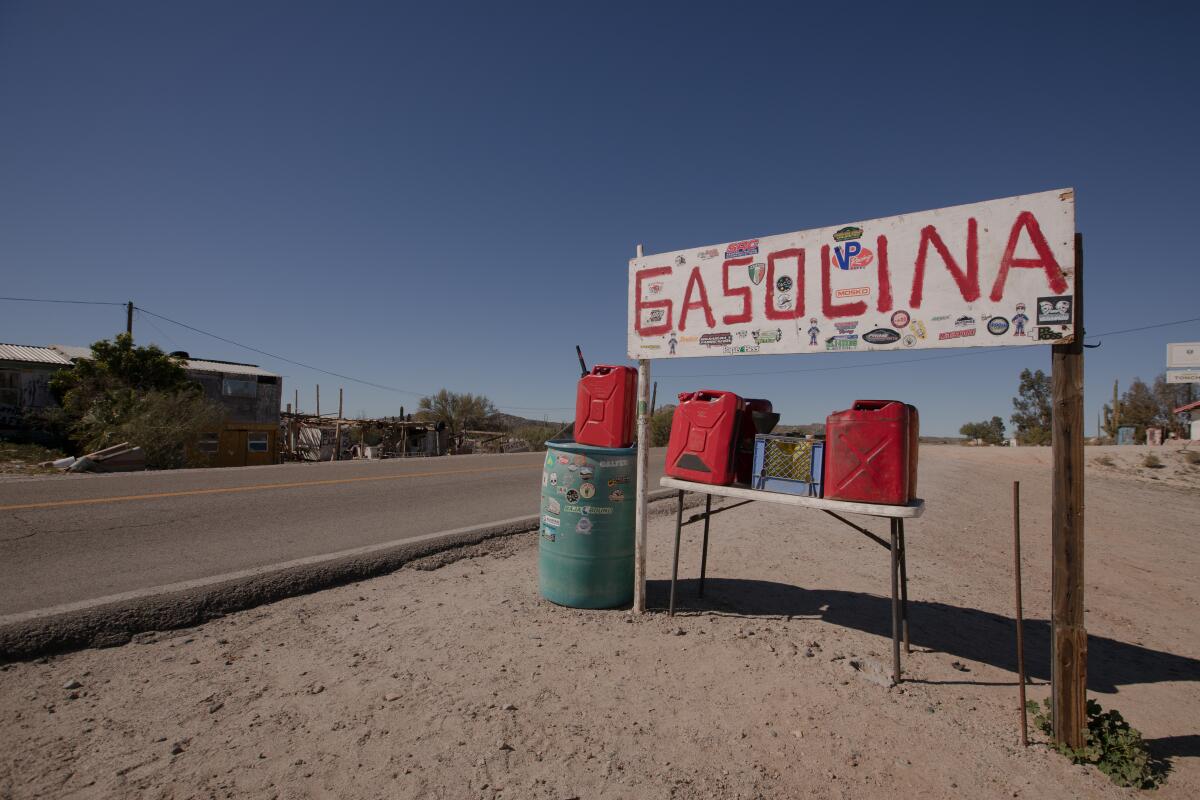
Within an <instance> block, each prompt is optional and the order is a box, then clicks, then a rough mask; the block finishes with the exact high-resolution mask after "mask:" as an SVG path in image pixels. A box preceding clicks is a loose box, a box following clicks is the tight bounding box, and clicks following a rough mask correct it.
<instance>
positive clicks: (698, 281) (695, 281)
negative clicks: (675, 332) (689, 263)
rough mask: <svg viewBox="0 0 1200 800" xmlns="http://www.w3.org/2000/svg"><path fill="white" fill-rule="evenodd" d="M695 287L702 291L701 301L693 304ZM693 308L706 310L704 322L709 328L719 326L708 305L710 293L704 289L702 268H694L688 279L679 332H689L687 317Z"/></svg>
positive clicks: (680, 312)
mask: <svg viewBox="0 0 1200 800" xmlns="http://www.w3.org/2000/svg"><path fill="white" fill-rule="evenodd" d="M693 286H695V287H697V288H698V289H699V291H700V299H699V300H697V301H696V302H692V300H691V297H692V287H693ZM693 308H699V309H703V310H704V321H705V322H707V323H708V327H710V328H712V327H714V326H715V325H716V324H717V321H716V320H715V319H714V318H713V313H712V307H711V306H709V304H708V291H707V290H706V289H705V288H704V279H703V278H701V277H700V268H699V267H692V274H691V276H690V277H689V278H688V285H687V289H685V290H684V292H683V308H682V309H680V311H679V330H681V331H686V330H687V315H688V311H689V310H690V309H693Z"/></svg>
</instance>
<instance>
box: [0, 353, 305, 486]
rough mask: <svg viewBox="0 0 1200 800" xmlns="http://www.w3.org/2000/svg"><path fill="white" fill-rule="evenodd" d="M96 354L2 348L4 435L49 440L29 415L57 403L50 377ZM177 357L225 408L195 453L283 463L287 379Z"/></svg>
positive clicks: (225, 463)
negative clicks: (281, 446)
mask: <svg viewBox="0 0 1200 800" xmlns="http://www.w3.org/2000/svg"><path fill="white" fill-rule="evenodd" d="M91 354H92V351H91V348H88V347H73V346H70V345H51V346H49V347H30V346H25V345H5V344H0V436H6V435H7V436H13V435H16V436H22V437H24V438H32V439H38V438H44V435H42V436H39V432H38V431H36V430H34V429H31V427H30V426H29V424H28V422H27V416H28V413H29V412H30V411H33V410H36V409H42V408H46V407H48V406H54V405H57V403H56V401H55V399H54V397H53V395H51V393H50V389H49V381H50V376H52V375H53V374H54V373H55V372H57V371H58V370H60V369H63V368H64V367H69V366H71V364H72V362H73V361H75V360H76V359H81V358H90V357H91ZM172 355H175V356H178V357H179V358H181V359H182V360H183V366H184V369H186V370H187V374H188V377H189V378H191V379H192V380H193V381H195V382H196V383H198V384H199V385H200V386H201V388H202V389H203V390H204V396H205V397H207V398H208V399H209V400H212V401H213V402H215V403H217V404H219V405H220V406H221V407H222V408H224V409H225V415H226V416H225V422H224V425H223V426H222V428H221V429H220V430H216V431H209V432H207V433H205V434H203V435H202V436H201V439H200V441H199V442H197V443H196V452H197V453H199V454H202V455H203V456H205V457H206V459H207V461H208V463H209V465H210V466H214V467H240V466H249V465H253V464H274V463H276V462H278V461H279V404H280V399H281V398H282V396H283V379H282V377H281V376H279V375H276V374H275V373H273V372H267V371H266V370H264V369H260V368H259V367H257V366H256V365H254V364H241V363H238V362H234V361H208V360H205V359H197V358H191V357H190V356H189V355H188V354H187V353H182V352H177V353H172ZM134 444H136V442H134Z"/></svg>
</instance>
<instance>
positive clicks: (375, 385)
mask: <svg viewBox="0 0 1200 800" xmlns="http://www.w3.org/2000/svg"><path fill="white" fill-rule="evenodd" d="M135 308H137V310H138V311H141V312H142V313H143V314H149V315H150V316H152V317H156V318H158V319H161V320H163V321H164V322H169V323H171V324H172V325H178V326H179V327H181V328H186V329H187V330H189V331H193V332H195V333H199V334H202V335H204V336H210V337H212V338H213V339H216V340H218V341H221V342H225V343H226V344H231V345H233V346H234V347H240V348H242V349H244V350H249V351H250V352H252V353H258V354H259V355H263V356H266V357H267V358H273V359H275V360H276V361H283V362H285V363H287V364H291V365H293V366H297V367H301V368H303V369H308V370H312V371H313V372H320V373H321V374H322V375H330V376H332V377H334V378H341V379H342V380H345V381H351V382H352V383H361V384H362V385H363V386H370V387H373V388H375V389H383V390H384V391H387V392H396V393H398V394H411V395H415V396H417V397H425V396H427V395H429V394H430V392H415V391H413V390H411V389H398V388H396V387H395V386H385V385H384V384H382V383H375V382H374V381H367V380H363V379H362V378H355V377H352V376H350V375H343V374H342V373H340V372H333V371H331V370H327V369H321V368H320V367H315V366H313V365H312V364H305V363H304V362H302V361H296V360H294V359H291V358H287V357H286V356H281V355H277V354H275V353H268V352H267V351H266V350H260V349H259V348H257V347H251V346H250V345H248V344H242V343H241V342H235V341H234V340H233V339H227V338H225V337H224V336H219V335H217V334H215V333H212V332H210V331H206V330H202V329H200V328H197V327H196V326H194V325H188V324H187V323H186V322H180V321H179V320H177V319H171V318H170V317H166V316H163V315H162V314H156V313H154V312H153V311H150V310H148V309H145V308H142V307H141V306H135Z"/></svg>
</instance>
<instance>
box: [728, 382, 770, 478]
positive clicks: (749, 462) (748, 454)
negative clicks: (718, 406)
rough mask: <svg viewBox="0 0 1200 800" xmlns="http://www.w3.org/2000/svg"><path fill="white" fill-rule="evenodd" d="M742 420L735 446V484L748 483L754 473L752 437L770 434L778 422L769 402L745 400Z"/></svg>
mask: <svg viewBox="0 0 1200 800" xmlns="http://www.w3.org/2000/svg"><path fill="white" fill-rule="evenodd" d="M745 402H746V407H745V410H743V411H742V419H741V421H740V422H739V423H738V446H737V461H736V471H737V482H738V483H745V484H749V483H750V477H751V473H753V472H754V436H755V434H759V433H770V432H771V431H772V430H774V429H775V424H776V423H777V422H779V415H778V414H773V413H771V412H772V409H771V401H770V400H751V399H749V398H747V399H746V401H745Z"/></svg>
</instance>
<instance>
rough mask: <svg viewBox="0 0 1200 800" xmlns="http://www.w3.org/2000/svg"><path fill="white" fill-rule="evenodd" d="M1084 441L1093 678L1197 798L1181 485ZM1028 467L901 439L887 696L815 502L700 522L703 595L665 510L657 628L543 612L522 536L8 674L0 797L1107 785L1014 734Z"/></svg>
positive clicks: (1186, 513) (1035, 634)
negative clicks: (913, 492) (901, 609)
mask: <svg viewBox="0 0 1200 800" xmlns="http://www.w3.org/2000/svg"><path fill="white" fill-rule="evenodd" d="M1159 450H1162V448H1159ZM1097 455H1098V451H1097V452H1093V449H1092V448H1089V452H1088V458H1089V476H1088V478H1089V481H1088V506H1087V526H1088V527H1087V535H1088V544H1087V608H1088V614H1087V626H1088V630H1089V633H1090V635H1091V640H1090V643H1089V650H1090V663H1089V670H1090V671H1089V679H1090V684H1091V692H1090V696H1091V697H1093V698H1095V699H1097V700H1099V702H1100V703H1101V704H1102V705H1103V706H1104V707H1105V708H1109V707H1115V708H1117V709H1119V710H1120V711H1121V712H1122V713H1123V714H1124V715H1125V717H1126V718H1127V719H1128V720H1129V721H1130V722H1131V723H1132V724H1133V725H1134V726H1136V727H1138V728H1140V729H1141V731H1142V732H1143V733H1144V734H1145V736H1146V737H1147V739H1148V740H1149V741H1150V744H1151V746H1152V748H1153V750H1154V752H1155V753H1156V754H1158V755H1159V756H1161V757H1163V758H1165V759H1167V760H1168V763H1169V764H1170V767H1171V773H1170V776H1169V779H1168V782H1167V784H1166V786H1165V787H1164V788H1162V789H1160V790H1158V792H1157V793H1156V794H1157V795H1158V796H1160V797H1163V798H1192V797H1197V796H1200V731H1198V730H1197V721H1198V720H1200V608H1198V607H1197V606H1198V600H1197V595H1196V581H1197V577H1198V575H1200V542H1198V541H1197V536H1196V531H1197V525H1196V520H1197V518H1198V517H1200V493H1198V492H1196V491H1195V490H1194V489H1193V490H1187V489H1184V488H1180V487H1177V486H1172V485H1169V484H1168V482H1167V481H1165V480H1162V479H1161V477H1160V479H1159V480H1153V477H1155V476H1154V475H1148V474H1143V472H1148V471H1149V468H1147V470H1144V471H1139V470H1138V469H1132V468H1121V467H1108V466H1106V465H1102V464H1095V463H1094V458H1095V457H1096V456H1097ZM1125 457H1126V456H1125V455H1121V456H1120V458H1122V459H1123V458H1125ZM1128 457H1130V458H1133V457H1134V455H1133V454H1130V455H1129V456H1128ZM1048 460H1049V451H1048V450H1035V449H1011V450H1010V449H1007V448H987V449H982V448H981V449H972V448H964V447H953V446H942V447H935V446H927V447H924V448H923V449H922V466H921V494H922V495H923V496H924V497H925V498H926V500H927V503H928V510H927V512H926V515H925V516H924V517H923V518H922V519H920V520H916V521H914V522H912V523H911V524H910V526H909V528H908V539H909V556H910V564H909V566H910V579H909V580H910V598H911V619H912V641H913V650H914V652H913V653H912V654H911V655H909V656H906V657H905V661H904V667H905V673H906V678H907V681H906V682H905V683H903V684H902V685H900V686H898V687H889V686H888V685H887V684H888V681H887V678H886V673H887V671H888V669H889V666H888V665H889V659H890V655H889V654H890V640H889V638H888V636H889V633H890V618H889V601H888V562H887V553H886V551H884V550H883V549H882V548H880V547H879V546H878V545H876V544H874V543H872V542H870V541H869V540H867V539H866V538H864V537H861V536H859V535H858V534H856V533H855V532H853V531H851V530H849V529H847V528H844V527H842V526H840V525H839V524H838V523H837V522H835V521H834V520H832V519H831V518H829V517H827V516H825V515H824V514H820V513H818V512H815V511H810V510H787V509H784V508H781V507H777V506H770V505H767V504H762V503H756V504H753V505H750V506H746V507H743V508H738V509H735V510H732V511H729V512H727V513H725V514H722V515H720V516H718V517H716V518H715V519H714V523H713V531H712V545H711V551H710V555H709V581H708V584H707V591H706V597H705V598H704V599H703V600H700V599H698V598H697V596H696V588H697V587H696V582H695V580H694V579H695V577H696V576H697V574H698V570H699V560H700V552H699V550H700V545H699V536H700V533H701V531H700V530H699V528H700V526H698V525H696V526H691V527H688V528H685V529H684V530H685V540H684V548H683V556H682V560H681V574H682V575H683V576H686V578H687V580H685V581H683V582H682V584H681V587H680V596H681V613H680V614H678V615H677V616H676V617H675V618H673V619H671V618H668V617H667V616H666V614H665V613H663V612H662V611H661V610H658V611H656V612H655V613H651V614H648V615H646V616H644V617H634V616H632V615H630V614H629V613H628V612H627V611H624V610H616V611H578V610H571V609H566V608H560V607H557V606H554V605H552V604H550V603H547V602H545V601H543V600H541V599H540V598H539V596H538V593H537V558H536V556H537V540H536V537H535V536H534V535H532V534H530V535H524V536H520V537H513V538H509V539H506V540H500V541H499V542H496V543H493V544H492V545H491V547H490V548H487V549H488V550H490V552H482V551H480V550H475V551H473V552H472V553H469V554H466V555H467V557H465V558H461V559H459V560H453V558H452V557H447V556H442V557H437V558H434V559H433V560H427V561H426V562H424V563H420V564H414V565H411V566H409V567H406V568H404V569H402V570H401V571H399V572H397V573H394V574H392V575H388V576H385V577H381V578H378V579H374V580H371V581H366V582H363V583H360V584H356V585H351V586H346V587H342V588H338V589H333V590H329V591H325V592H321V593H319V594H315V595H310V596H306V597H299V598H294V599H290V600H286V601H282V602H279V603H276V604H274V605H271V606H266V607H262V608H259V609H256V610H253V611H248V612H245V613H241V614H237V615H233V616H229V617H226V618H223V619H220V620H216V621H213V622H211V623H209V624H206V625H203V626H200V627H198V628H194V629H189V630H181V631H171V632H165V633H160V634H156V635H155V634H151V635H142V636H139V637H138V638H137V640H135V642H134V643H131V644H128V645H125V646H123V647H119V648H113V649H108V650H92V651H85V652H79V653H73V654H68V655H64V656H60V657H55V658H51V659H48V660H41V661H38V662H35V663H22V664H14V665H9V666H8V667H7V668H6V669H5V671H4V672H0V797H2V798H26V797H57V798H84V797H123V798H124V797H147V798H184V797H254V798H259V797H262V798H271V797H277V798H305V797H313V798H324V797H328V798H384V797H387V798H475V797H481V798H495V797H505V798H527V797H528V798H553V799H554V800H566V798H572V797H574V798H587V799H588V800H591V799H592V798H757V797H766V798H798V797H818V798H826V797H828V798H884V797H887V798H892V797H918V796H919V797H933V798H950V797H972V798H980V797H982V798H992V797H995V798H999V797H1005V798H1010V797H1054V798H1072V797H1098V798H1116V797H1128V796H1132V795H1134V794H1136V793H1135V792H1133V791H1130V790H1122V789H1118V788H1117V787H1115V786H1113V785H1112V784H1111V783H1110V782H1109V781H1108V779H1107V778H1106V777H1105V776H1103V775H1101V774H1100V773H1098V772H1096V771H1095V770H1091V769H1087V768H1083V767H1077V766H1071V765H1070V764H1069V763H1067V761H1066V760H1065V759H1063V758H1061V757H1060V756H1058V755H1056V754H1053V753H1051V752H1049V751H1048V750H1047V749H1046V748H1045V747H1043V746H1035V747H1031V748H1029V749H1027V750H1023V749H1022V748H1020V746H1019V744H1018V742H1019V738H1018V715H1017V711H1016V693H1017V687H1016V683H1015V675H1014V664H1015V658H1014V634H1013V624H1012V614H1013V600H1012V597H1013V585H1012V576H1011V572H1010V568H1011V560H1012V553H1011V546H1010V543H1011V533H1010V530H1011V529H1010V524H1011V523H1010V514H1009V498H1010V492H1011V482H1012V481H1013V480H1020V481H1021V492H1022V498H1023V501H1024V502H1023V517H1022V522H1023V540H1024V545H1025V547H1024V559H1023V562H1024V570H1025V601H1026V618H1027V628H1026V636H1027V642H1028V645H1027V648H1028V668H1029V673H1030V675H1031V677H1032V678H1033V681H1034V685H1033V686H1031V687H1030V688H1029V694H1030V697H1032V698H1038V699H1040V698H1042V697H1045V696H1046V695H1047V694H1048V687H1047V685H1046V680H1047V678H1048V672H1047V671H1048V665H1049V647H1048V624H1047V618H1048V604H1049V586H1050V576H1049V569H1048V567H1049V556H1050V551H1049V508H1050V498H1049V488H1050V479H1049V469H1048ZM1114 463H1123V462H1117V461H1114ZM1189 466H1190V465H1183V464H1181V465H1180V467H1179V469H1178V471H1179V472H1180V474H1181V475H1183V476H1184V477H1187V476H1188V474H1190V473H1189V469H1188V468H1187V467H1189ZM1126 467H1128V465H1126ZM1172 469H1174V468H1172ZM1164 484H1168V485H1164ZM538 488H539V487H530V502H531V506H533V504H535V503H536V502H537V491H538ZM672 526H673V519H671V518H670V517H667V516H658V517H655V518H654V520H653V524H652V528H651V542H652V551H651V556H650V574H651V577H652V578H654V581H653V582H652V584H651V601H652V604H653V605H654V606H655V607H656V608H657V609H661V608H662V607H663V606H665V602H666V585H667V584H666V580H664V579H665V578H667V577H668V576H669V575H670V544H671V542H670V540H671V530H672ZM874 527H875V528H876V529H877V530H878V529H880V527H881V526H879V525H878V524H876V525H875V526H874ZM883 528H884V529H886V526H883ZM1035 738H1036V739H1037V740H1039V741H1040V740H1041V736H1040V735H1037V736H1036V737H1035Z"/></svg>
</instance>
